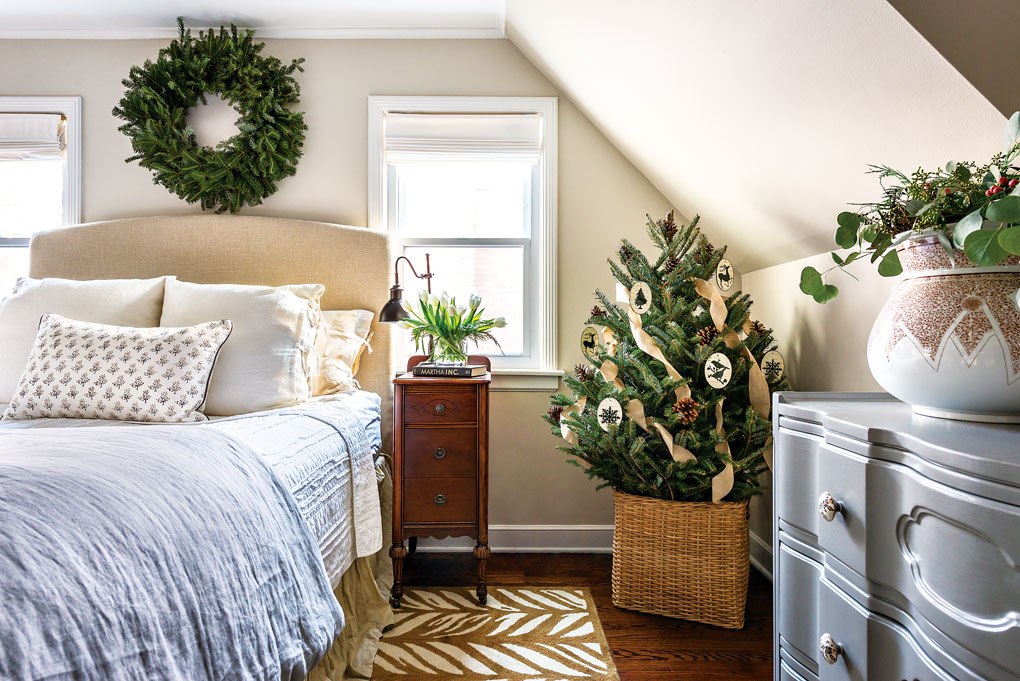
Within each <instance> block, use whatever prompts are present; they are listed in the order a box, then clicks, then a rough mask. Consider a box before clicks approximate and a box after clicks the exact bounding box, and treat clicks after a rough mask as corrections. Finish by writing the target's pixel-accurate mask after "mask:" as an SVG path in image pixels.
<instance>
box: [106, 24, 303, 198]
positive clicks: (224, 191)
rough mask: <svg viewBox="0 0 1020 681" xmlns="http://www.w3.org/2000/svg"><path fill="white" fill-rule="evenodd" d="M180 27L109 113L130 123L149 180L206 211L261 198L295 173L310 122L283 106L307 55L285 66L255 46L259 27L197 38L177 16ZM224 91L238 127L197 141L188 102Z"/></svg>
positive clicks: (133, 74) (127, 130)
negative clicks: (209, 143)
mask: <svg viewBox="0 0 1020 681" xmlns="http://www.w3.org/2000/svg"><path fill="white" fill-rule="evenodd" d="M177 25H178V27H179V29H180V36H179V37H178V38H177V39H176V40H174V41H172V42H171V43H170V44H169V45H167V46H166V47H164V48H163V49H161V50H160V51H159V54H158V55H157V57H156V60H155V61H149V60H146V62H145V65H144V66H132V67H131V71H130V74H129V75H128V78H127V79H125V80H124V81H123V83H124V85H125V87H127V91H126V92H125V93H124V97H123V98H122V99H121V100H120V103H119V104H118V105H117V106H116V107H114V109H113V115H114V116H116V117H117V118H122V119H124V120H125V121H127V123H125V124H124V125H122V126H120V128H119V130H120V131H121V132H123V133H124V134H125V135H127V136H128V137H130V138H131V147H132V148H133V149H134V151H135V155H134V156H132V157H130V158H128V159H126V161H127V162H128V163H130V162H131V161H138V162H139V165H140V166H142V167H143V168H148V169H149V170H151V171H153V179H152V181H153V182H154V183H156V184H161V185H163V186H164V187H166V188H167V189H169V190H170V191H171V192H173V193H174V194H176V195H177V196H179V197H181V198H182V199H184V200H185V201H187V202H188V203H200V204H201V206H202V209H203V210H207V209H210V208H215V209H216V212H217V213H222V212H224V211H230V212H231V213H236V212H237V211H238V210H240V209H241V206H242V205H244V204H248V205H250V206H255V205H258V204H260V203H262V200H263V199H265V198H266V197H267V196H270V195H271V194H273V193H274V192H275V191H276V183H277V182H278V181H279V180H281V179H283V178H285V177H289V176H290V175H293V174H294V172H295V169H296V165H297V161H298V159H299V158H300V157H301V145H302V143H303V142H304V139H305V130H307V129H308V126H307V125H305V122H304V114H303V113H301V112H297V111H291V110H289V109H288V108H287V107H288V105H291V104H294V103H296V102H297V101H298V96H299V95H300V92H301V89H300V87H299V86H298V83H297V81H296V80H295V79H294V77H293V75H292V74H293V73H294V71H302V70H303V69H302V68H301V66H300V65H301V63H302V62H303V61H304V59H295V60H293V61H292V62H291V63H290V65H289V66H285V65H284V64H283V62H281V61H280V60H279V59H277V58H276V57H263V56H261V55H260V54H259V53H260V52H261V51H262V49H263V48H264V47H265V43H256V42H255V41H254V40H253V38H254V35H255V32H254V31H252V30H244V31H242V32H240V33H238V30H237V27H236V26H234V25H233V24H231V26H230V31H227V30H226V29H225V28H223V27H220V30H219V32H216V31H215V30H213V29H210V30H209V31H208V32H206V31H199V33H198V37H197V38H195V37H193V36H192V35H191V30H190V29H185V28H184V22H183V20H182V19H181V18H178V19H177ZM207 94H215V95H219V96H221V97H222V98H223V99H224V100H226V101H227V102H228V103H229V104H230V105H231V106H232V107H234V108H235V109H236V110H237V111H238V113H240V118H239V119H238V122H237V127H238V129H239V133H238V134H237V135H234V136H233V137H231V138H229V139H227V140H224V141H223V142H220V143H219V144H217V145H216V148H215V149H213V148H211V147H204V146H199V145H198V143H197V142H196V141H195V134H194V130H193V129H192V128H191V126H189V125H188V123H187V120H186V116H187V113H188V109H190V108H191V107H193V106H195V105H197V104H198V102H199V101H201V102H202V103H203V104H205V103H207V101H206V95H207Z"/></svg>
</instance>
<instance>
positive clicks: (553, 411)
mask: <svg viewBox="0 0 1020 681" xmlns="http://www.w3.org/2000/svg"><path fill="white" fill-rule="evenodd" d="M546 413H547V414H549V418H551V419H552V420H553V421H555V422H556V423H559V422H560V417H561V416H562V415H563V407H561V406H560V405H558V404H554V405H553V406H551V407H549V411H547V412H546Z"/></svg>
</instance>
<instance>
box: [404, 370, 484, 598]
mask: <svg viewBox="0 0 1020 681" xmlns="http://www.w3.org/2000/svg"><path fill="white" fill-rule="evenodd" d="M425 359H426V357H424V356H415V357H412V358H411V359H410V360H409V361H408V363H407V371H408V373H406V374H404V375H402V376H400V377H399V378H395V379H393V545H392V546H391V547H390V557H391V558H392V559H393V588H392V589H390V604H391V605H392V606H393V607H395V608H399V607H400V598H401V596H402V595H403V588H402V586H401V583H400V580H401V573H402V571H403V565H404V557H405V556H407V553H408V549H407V548H405V547H404V539H405V537H406V538H407V539H408V543H409V544H410V547H411V549H410V550H411V553H414V550H415V548H416V546H417V541H418V537H436V538H439V539H441V538H443V537H472V538H474V539H475V542H476V543H475V550H474V556H475V558H476V559H477V560H478V589H477V592H476V593H477V594H478V601H479V602H480V603H485V601H486V597H487V591H486V588H485V561H486V560H488V558H489V518H488V515H489V381H490V375H489V374H488V373H486V374H484V375H483V376H479V377H478V378H416V377H414V376H412V375H411V373H410V372H411V369H412V368H413V367H414V366H415V365H417V364H418V363H420V362H422V361H424V360H425ZM468 362H469V363H470V364H484V365H485V366H486V367H489V366H490V365H489V359H488V358H487V357H476V356H472V357H471V358H470V359H469V360H468Z"/></svg>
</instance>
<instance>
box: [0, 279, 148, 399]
mask: <svg viewBox="0 0 1020 681" xmlns="http://www.w3.org/2000/svg"><path fill="white" fill-rule="evenodd" d="M167 278H168V277H156V278H155V279H97V280H92V281H75V280H72V279H30V278H28V277H24V278H22V279H19V280H18V283H17V285H16V286H15V287H14V291H13V292H12V293H11V294H10V295H9V296H7V297H6V298H4V299H3V302H0V348H2V349H3V351H2V352H0V402H10V401H11V396H13V395H14V389H15V387H16V386H17V385H18V379H19V378H20V377H21V373H22V372H23V371H24V370H25V364H26V363H27V362H28V355H29V353H30V352H32V344H33V343H34V342H35V337H36V333H37V332H38V330H39V320H40V319H41V318H42V316H43V315H44V314H47V313H54V314H59V315H63V316H65V317H73V318H74V319H79V320H82V321H86V322H99V323H102V324H113V325H116V326H131V327H143V326H159V315H160V308H161V307H162V305H163V284H164V282H165V281H166V279H167Z"/></svg>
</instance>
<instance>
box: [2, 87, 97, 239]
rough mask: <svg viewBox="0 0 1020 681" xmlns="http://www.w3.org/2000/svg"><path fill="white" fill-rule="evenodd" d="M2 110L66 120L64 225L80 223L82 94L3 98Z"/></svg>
mask: <svg viewBox="0 0 1020 681" xmlns="http://www.w3.org/2000/svg"><path fill="white" fill-rule="evenodd" d="M0 112H2V113H18V112H25V113H28V112H31V113H59V114H62V115H63V116H64V118H66V119H67V150H66V153H67V161H66V163H64V224H65V225H76V224H78V223H79V222H81V181H82V177H81V129H82V128H81V97H0Z"/></svg>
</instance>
